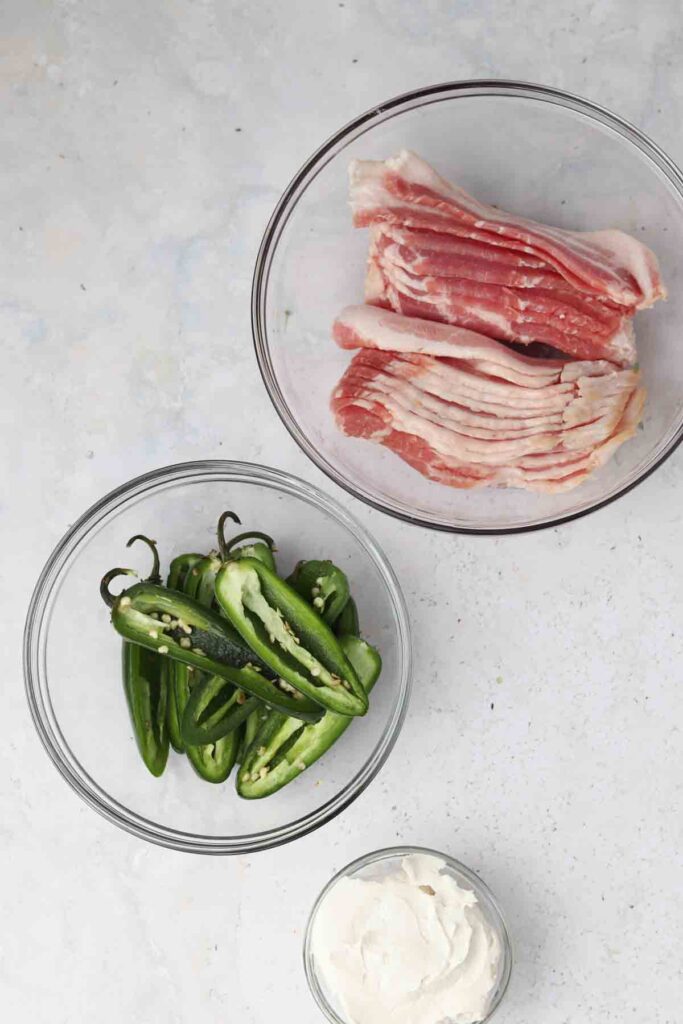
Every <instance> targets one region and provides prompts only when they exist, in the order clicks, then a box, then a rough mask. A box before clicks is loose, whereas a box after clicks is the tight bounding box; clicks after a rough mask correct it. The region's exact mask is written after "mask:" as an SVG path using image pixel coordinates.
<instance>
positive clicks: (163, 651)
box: [159, 644, 168, 654]
mask: <svg viewBox="0 0 683 1024" xmlns="http://www.w3.org/2000/svg"><path fill="white" fill-rule="evenodd" d="M159 654H168V647H167V646H166V645H165V644H162V646H161V647H159Z"/></svg>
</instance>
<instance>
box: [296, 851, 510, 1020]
mask: <svg viewBox="0 0 683 1024" xmlns="http://www.w3.org/2000/svg"><path fill="white" fill-rule="evenodd" d="M304 966H305V970H306V977H307V979H308V983H309V986H310V989H311V992H312V993H313V996H314V998H315V1000H316V1001H317V1003H318V1005H319V1007H320V1009H321V1010H322V1011H323V1013H324V1014H325V1016H326V1017H327V1019H328V1020H329V1021H332V1022H333V1024H441V1022H448V1024H482V1022H484V1021H489V1020H490V1019H491V1017H492V1015H493V1013H494V1012H495V1010H496V1009H497V1007H498V1006H499V1004H500V1002H501V1000H502V998H503V995H504V994H505V990H506V988H507V985H508V982H509V980H510V972H511V968H512V953H511V947H510V940H509V937H508V932H507V928H506V926H505V922H504V920H503V916H502V913H501V911H500V908H499V907H498V904H497V902H496V900H495V898H494V896H493V894H492V893H491V892H490V890H489V889H488V888H487V886H486V885H485V884H484V883H483V882H482V881H481V879H480V878H478V877H477V875H475V874H474V872H473V871H470V869H469V868H467V867H465V866H464V865H463V864H460V863H459V862H458V861H457V860H454V859H453V858H452V857H449V856H447V855H446V854H442V853H437V852H436V851H434V850H427V849H423V848H420V847H414V846H401V847H392V848H390V849H384V850H377V851H375V852H374V853H370V854H367V855H366V856H364V857H361V858H360V859H359V860H356V861H354V862H353V863H352V864H349V865H348V866H347V867H345V868H343V869H342V870H341V871H340V872H339V873H338V874H337V875H335V876H334V878H332V879H331V880H330V881H329V882H328V884H327V885H326V886H325V888H324V889H323V891H322V892H321V893H320V895H319V897H318V899H317V900H316V902H315V905H314V907H313V910H312V912H311V916H310V918H309V921H308V925H307V928H306V936H305V940H304Z"/></svg>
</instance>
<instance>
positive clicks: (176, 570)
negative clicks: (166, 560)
mask: <svg viewBox="0 0 683 1024" xmlns="http://www.w3.org/2000/svg"><path fill="white" fill-rule="evenodd" d="M203 557H204V555H198V554H197V553H196V552H195V551H190V552H188V553H187V554H183V555H176V557H175V558H174V559H173V561H172V562H171V564H170V566H169V569H168V578H167V580H166V586H167V587H168V588H169V590H182V589H183V587H184V586H185V578H186V576H187V574H188V572H189V571H190V569H192V567H193V566H195V565H196V564H197V562H201V560H202V558H203Z"/></svg>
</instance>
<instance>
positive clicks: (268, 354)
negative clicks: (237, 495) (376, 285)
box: [252, 81, 683, 533]
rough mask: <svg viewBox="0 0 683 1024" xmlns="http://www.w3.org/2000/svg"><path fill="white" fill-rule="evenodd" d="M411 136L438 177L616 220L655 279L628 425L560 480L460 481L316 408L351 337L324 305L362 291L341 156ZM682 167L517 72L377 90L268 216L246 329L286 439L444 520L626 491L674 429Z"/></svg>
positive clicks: (413, 513) (380, 492) (590, 222)
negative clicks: (621, 437)
mask: <svg viewBox="0 0 683 1024" xmlns="http://www.w3.org/2000/svg"><path fill="white" fill-rule="evenodd" d="M402 149H412V150H414V151H415V152H416V153H419V154H420V155H421V156H423V157H424V158H425V159H426V160H428V161H429V162H430V163H433V164H434V166H435V167H436V168H437V170H438V171H439V173H441V174H442V175H443V176H444V177H446V178H449V179H451V180H453V181H456V182H457V183H458V184H459V185H461V186H462V187H464V188H465V189H466V190H467V191H468V192H471V193H472V194H473V195H475V196H477V197H478V198H480V199H482V200H484V201H485V202H489V203H494V204H496V205H499V206H501V207H503V208H504V209H508V210H514V211H516V212H518V213H521V214H524V215H525V216H527V217H532V218H534V219H535V220H540V221H543V222H544V223H547V224H556V225H558V226H560V227H564V228H572V229H578V230H595V229H597V228H600V227H620V228H622V229H624V230H625V231H628V232H630V233H631V234H633V235H635V236H636V237H637V238H639V239H642V241H644V242H645V243H646V244H647V245H649V246H650V247H651V248H652V249H653V250H654V252H655V253H656V254H657V256H658V258H659V261H660V265H661V269H662V277H663V279H664V282H665V284H666V285H667V287H668V290H669V299H668V301H667V302H658V303H657V305H656V306H655V307H654V308H653V309H650V310H646V311H644V312H643V313H639V314H638V315H637V317H636V321H635V327H636V337H637V340H638V354H639V360H640V367H641V370H642V375H643V383H644V385H645V388H646V389H647V392H648V398H647V402H646V404H645V414H644V419H643V422H642V424H641V425H640V426H641V428H640V429H639V430H638V431H637V432H636V436H635V437H633V438H631V439H630V440H629V441H628V442H627V443H626V444H624V445H622V446H621V447H620V448H619V449H618V451H617V452H616V453H615V455H614V456H613V458H611V459H610V460H609V462H608V463H607V465H605V466H603V467H602V468H601V469H600V470H598V471H597V472H595V473H593V474H591V476H590V477H589V478H588V479H587V480H586V481H585V482H584V483H582V484H581V486H579V487H577V488H575V489H574V490H571V491H566V492H564V493H560V494H540V493H533V492H529V491H524V490H519V489H517V488H477V489H474V490H458V489H457V488H453V487H446V486H444V485H443V484H438V483H434V482H433V481H430V480H427V479H425V478H424V477H423V476H421V475H420V474H419V473H418V472H416V471H415V470H414V469H411V468H410V467H409V466H408V465H406V463H404V462H402V461H401V459H400V458H399V457H398V456H397V455H395V454H394V453H393V452H390V451H388V450H387V449H386V448H383V447H382V446H381V445H378V444H373V443H371V442H369V441H365V440H362V439H359V438H353V437H345V436H344V435H343V434H342V433H341V432H340V431H339V429H338V428H337V426H336V424H335V421H334V417H333V415H332V413H331V411H330V408H329V402H330V395H331V393H332V390H333V388H334V387H335V386H336V384H337V383H338V381H339V379H340V377H341V376H342V374H343V373H344V371H345V370H346V367H347V365H348V363H349V362H350V356H351V353H349V352H344V351H342V350H341V349H339V348H338V347H337V346H336V345H335V344H334V342H333V341H332V336H331V329H332V323H333V321H334V319H335V317H336V316H337V315H338V314H339V312H340V311H341V310H342V309H343V307H344V306H346V305H348V304H353V303H359V302H362V301H363V278H364V273H365V262H366V257H367V247H368V237H367V235H368V233H367V231H359V230H356V229H354V228H353V227H352V225H351V212H350V209H349V204H348V175H347V171H348V165H349V162H350V160H351V159H353V158H360V159H371V160H384V159H386V158H387V157H389V156H393V155H395V154H396V153H398V152H399V151H400V150H402ZM682 249H683V175H681V171H680V170H679V169H678V167H677V166H676V165H675V164H674V163H673V161H672V160H671V159H670V158H669V157H668V156H667V155H666V153H664V152H663V151H662V150H661V149H660V148H659V147H658V146H656V145H655V143H653V142H652V141H651V140H650V139H648V138H647V137H646V136H645V135H643V133H642V132H640V131H638V129H637V128H634V127H633V125H630V124H628V123H627V122H626V121H624V120H622V119H621V118H620V117H618V116H616V115H615V114H612V113H611V112H610V111H608V110H606V109H605V108H604V107H601V106H598V104H596V103H591V102H590V101H588V100H584V99H580V98H579V97H577V96H572V95H571V94H569V93H566V92H563V91H561V90H560V89H551V88H547V87H545V86H539V85H530V84H528V83H524V82H504V81H471V82H445V83H443V84H441V85H433V86H428V87H426V88H423V89H417V90H415V91H414V92H409V93H405V94H404V95H402V96H396V97H393V98H392V99H389V100H387V101H386V102H384V103H380V104H379V105H378V106H376V107H374V108H373V109H372V110H368V111H366V112H365V113H364V114H361V115H360V116H359V117H357V118H355V119H354V120H353V121H351V122H350V123H349V124H347V125H345V126H344V127H343V128H341V129H340V130H339V131H338V132H336V133H335V135H333V136H332V137H331V138H330V139H328V140H327V141H326V142H325V143H324V144H323V145H322V146H321V147H320V148H319V149H318V150H317V151H316V152H315V153H313V154H312V156H310V157H309V159H308V160H307V161H306V163H305V164H304V165H303V167H302V168H301V170H300V171H299V172H298V174H297V175H296V176H295V177H294V179H293V180H292V182H291V183H290V184H289V186H288V187H287V189H286V190H285V192H284V194H283V196H282V198H281V199H280V201H279V203H278V205H277V207H276V209H275V211H274V213H273V215H272V217H271V219H270V222H269V224H268V226H267V228H266V231H265V234H264V236H263V241H262V243H261V248H260V251H259V255H258V259H257V261H256V267H255V270H254V281H253V288H252V332H253V336H254V344H255V346H256V354H257V358H258V362H259V367H260V369H261V374H262V376H263V380H264V382H265V385H266V388H267V389H268V394H269V395H270V398H271V400H272V402H273V405H274V406H275V409H276V410H277V412H278V414H279V415H280V418H281V419H282V421H283V423H284V425H285V426H286V427H287V429H288V430H289V432H290V434H291V435H292V437H293V438H294V440H295V441H296V442H297V444H299V446H300V447H301V448H302V450H303V451H304V452H305V453H306V454H307V455H308V457H309V458H310V459H312V460H313V462H315V463H316V465H317V466H318V468H319V469H321V470H322V471H323V472H324V473H327V474H328V476H329V477H331V479H332V480H334V481H335V483H337V484H339V486H340V487H345V488H346V490H348V491H349V492H350V493H351V494H354V495H355V496H356V497H357V498H360V499H361V500H362V501H365V502H367V503H368V504H369V505H372V506H374V507H375V508H377V509H379V510H380V511H382V512H388V513H390V514H391V515H394V516H398V517H399V518H401V519H405V520H407V521H408V522H412V523H416V524H418V525H420V526H428V527H431V528H433V529H441V530H449V531H452V532H455V533H517V532H521V531H524V530H534V529H538V528H540V527H545V526H557V525H559V524H560V523H564V522H568V521H569V520H572V519H576V518H577V517H578V516H582V515H585V514H586V513H587V512H591V511H592V510H594V509H597V508H600V507H602V506H603V505H607V504H608V503H609V502H611V501H614V500H615V499H617V498H619V497H620V496H621V495H623V494H626V492H627V491H630V490H631V488H632V487H635V485H636V484H638V483H639V482H640V481H641V480H644V479H645V478H646V477H648V476H649V475H650V473H652V472H654V470H655V469H657V467H658V466H660V465H661V464H662V462H663V461H664V460H665V459H666V458H667V456H668V455H670V454H671V452H673V451H674V449H675V448H676V447H677V445H678V444H680V442H681V440H682V439H683V348H682V347H681V343H680V333H681V331H680V325H681V322H682V321H683V263H682V262H681V259H680V252H681V250H682Z"/></svg>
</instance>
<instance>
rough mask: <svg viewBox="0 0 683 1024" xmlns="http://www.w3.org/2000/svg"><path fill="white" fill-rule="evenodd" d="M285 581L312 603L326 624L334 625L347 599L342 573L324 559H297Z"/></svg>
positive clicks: (346, 588) (345, 579)
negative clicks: (301, 560)
mask: <svg viewBox="0 0 683 1024" xmlns="http://www.w3.org/2000/svg"><path fill="white" fill-rule="evenodd" d="M287 582H288V583H291V585H292V586H293V587H294V589H295V590H296V592H297V593H298V594H301V596H302V597H303V598H305V600H306V601H308V603H309V604H312V605H313V607H314V608H315V610H316V611H317V612H318V614H319V615H320V616H321V617H322V618H323V619H324V620H325V622H326V623H327V624H328V626H333V625H334V623H335V622H336V621H337V619H338V618H339V616H340V615H341V613H342V611H343V610H344V608H345V606H346V604H347V603H348V600H349V581H348V580H347V578H346V575H345V574H344V573H343V572H342V571H341V569H338V568H337V566H336V565H334V564H333V563H332V562H330V561H329V560H328V559H326V560H325V561H322V562H321V561H318V560H317V559H313V560H311V561H310V562H297V564H296V566H295V568H294V572H293V573H292V575H291V576H290V577H289V578H288V580H287Z"/></svg>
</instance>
